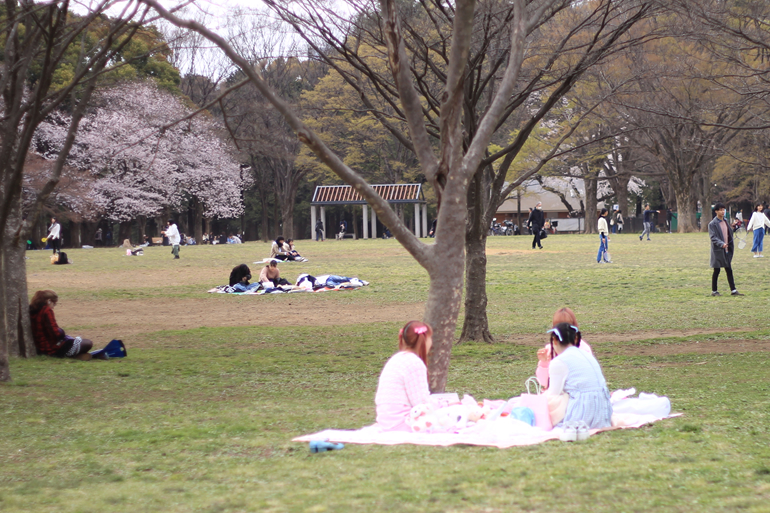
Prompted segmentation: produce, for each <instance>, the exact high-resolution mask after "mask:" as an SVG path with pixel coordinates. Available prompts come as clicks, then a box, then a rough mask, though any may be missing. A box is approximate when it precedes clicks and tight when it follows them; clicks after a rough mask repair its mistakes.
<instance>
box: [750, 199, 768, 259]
mask: <svg viewBox="0 0 770 513" xmlns="http://www.w3.org/2000/svg"><path fill="white" fill-rule="evenodd" d="M765 226H767V227H770V219H768V218H767V216H766V215H765V213H764V205H762V203H759V204H758V205H757V208H756V209H755V210H754V212H753V213H752V214H751V219H749V224H748V226H746V231H747V232H750V231H753V232H754V245H753V246H752V247H751V252H752V253H754V258H764V257H765V255H763V254H762V249H763V243H764V240H765Z"/></svg>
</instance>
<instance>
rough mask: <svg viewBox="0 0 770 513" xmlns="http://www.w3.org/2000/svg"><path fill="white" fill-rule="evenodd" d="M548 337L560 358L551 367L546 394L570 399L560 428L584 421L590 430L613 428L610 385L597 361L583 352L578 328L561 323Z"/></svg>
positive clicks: (552, 362) (553, 361)
mask: <svg viewBox="0 0 770 513" xmlns="http://www.w3.org/2000/svg"><path fill="white" fill-rule="evenodd" d="M547 333H550V334H551V347H552V352H553V353H554V354H556V357H555V358H554V359H553V360H551V363H550V365H549V366H548V380H549V382H550V383H549V387H548V390H547V391H546V392H545V393H546V395H548V396H549V397H558V396H560V395H561V394H562V392H566V393H567V395H568V396H569V400H568V403H567V411H566V414H565V415H564V418H563V420H562V421H561V422H560V423H558V424H557V425H556V426H557V427H561V426H563V424H564V423H565V422H575V421H581V420H582V421H583V422H585V423H586V424H588V428H589V429H599V428H605V427H610V426H611V424H612V404H611V403H610V392H609V390H607V381H606V380H605V379H604V375H603V374H602V369H601V367H600V366H599V362H597V361H596V358H594V357H593V356H592V355H591V354H588V353H586V352H585V351H581V350H580V349H579V346H580V345H581V343H580V339H581V336H580V330H578V327H577V326H575V325H572V324H569V323H566V322H560V323H559V324H557V325H556V326H554V327H553V328H552V329H550V330H548V331H547Z"/></svg>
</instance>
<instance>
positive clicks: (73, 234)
mask: <svg viewBox="0 0 770 513" xmlns="http://www.w3.org/2000/svg"><path fill="white" fill-rule="evenodd" d="M81 235H82V234H81V233H80V221H70V244H71V247H73V248H79V247H80V246H82V245H83V239H82V237H81Z"/></svg>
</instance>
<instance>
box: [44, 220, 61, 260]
mask: <svg viewBox="0 0 770 513" xmlns="http://www.w3.org/2000/svg"><path fill="white" fill-rule="evenodd" d="M46 240H47V241H48V242H50V243H51V248H52V249H53V252H54V254H56V253H58V252H59V251H61V226H60V225H59V223H57V222H56V218H55V217H52V218H51V227H50V228H49V229H48V236H47V237H46Z"/></svg>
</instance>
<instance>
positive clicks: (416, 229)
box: [414, 203, 420, 239]
mask: <svg viewBox="0 0 770 513" xmlns="http://www.w3.org/2000/svg"><path fill="white" fill-rule="evenodd" d="M414 236H415V237H417V238H418V239H419V238H420V204H419V203H415V204H414Z"/></svg>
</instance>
